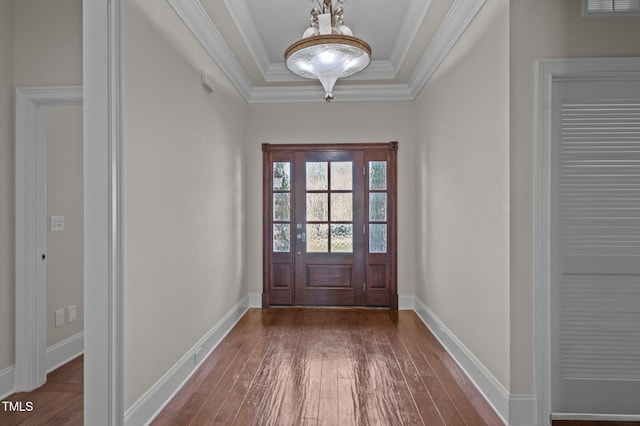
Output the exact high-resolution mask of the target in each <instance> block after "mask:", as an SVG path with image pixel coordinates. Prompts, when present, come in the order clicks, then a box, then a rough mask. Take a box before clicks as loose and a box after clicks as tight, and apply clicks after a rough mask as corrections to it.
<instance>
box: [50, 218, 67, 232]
mask: <svg viewBox="0 0 640 426" xmlns="http://www.w3.org/2000/svg"><path fill="white" fill-rule="evenodd" d="M55 231H64V216H51V232H55Z"/></svg>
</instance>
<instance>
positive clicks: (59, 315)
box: [56, 309, 64, 327]
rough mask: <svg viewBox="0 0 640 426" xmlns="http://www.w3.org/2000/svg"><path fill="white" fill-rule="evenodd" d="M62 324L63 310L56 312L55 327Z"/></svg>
mask: <svg viewBox="0 0 640 426" xmlns="http://www.w3.org/2000/svg"><path fill="white" fill-rule="evenodd" d="M62 324H64V309H58V310H57V311H56V327H60V326H61V325H62Z"/></svg>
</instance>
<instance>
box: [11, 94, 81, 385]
mask: <svg viewBox="0 0 640 426" xmlns="http://www.w3.org/2000/svg"><path fill="white" fill-rule="evenodd" d="M58 105H82V87H81V86H57V87H21V88H18V89H17V90H16V163H15V164H16V305H15V312H16V343H15V388H16V391H18V392H22V391H30V390H33V389H35V388H37V387H39V386H41V385H42V384H44V383H45V382H46V375H47V373H46V370H47V365H46V343H47V342H46V338H47V333H46V332H47V323H46V300H47V296H46V259H45V257H46V231H47V229H46V205H47V204H46V175H47V169H46V122H47V108H48V107H51V106H58Z"/></svg>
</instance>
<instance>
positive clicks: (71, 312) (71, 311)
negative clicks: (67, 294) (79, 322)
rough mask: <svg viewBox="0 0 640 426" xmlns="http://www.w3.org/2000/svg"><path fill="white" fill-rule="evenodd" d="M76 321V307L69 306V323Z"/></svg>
mask: <svg viewBox="0 0 640 426" xmlns="http://www.w3.org/2000/svg"><path fill="white" fill-rule="evenodd" d="M75 320H76V307H75V305H74V306H69V307H68V308H67V321H68V322H74V321H75Z"/></svg>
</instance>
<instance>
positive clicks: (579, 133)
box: [551, 80, 640, 415]
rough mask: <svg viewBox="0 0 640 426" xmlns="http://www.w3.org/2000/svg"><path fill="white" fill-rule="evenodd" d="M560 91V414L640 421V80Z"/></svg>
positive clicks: (555, 271) (555, 227)
mask: <svg viewBox="0 0 640 426" xmlns="http://www.w3.org/2000/svg"><path fill="white" fill-rule="evenodd" d="M553 90H554V93H553V97H552V98H553V99H554V104H553V105H552V123H553V130H552V131H553V148H552V168H553V172H552V186H553V190H552V253H551V254H552V280H553V281H552V283H551V287H552V289H551V299H552V300H551V312H552V314H551V315H552V318H551V321H552V322H551V326H552V330H551V338H552V346H551V348H552V349H551V350H552V354H551V360H552V412H553V413H593V414H622V415H640V81H637V80H635V81H615V82H611V81H609V82H602V81H599V82H593V81H584V82H579V83H577V82H558V83H554V87H553Z"/></svg>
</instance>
